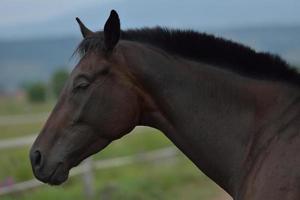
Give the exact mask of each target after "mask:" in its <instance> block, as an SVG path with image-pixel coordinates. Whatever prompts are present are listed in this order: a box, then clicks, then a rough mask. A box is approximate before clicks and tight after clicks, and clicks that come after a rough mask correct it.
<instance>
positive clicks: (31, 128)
mask: <svg viewBox="0 0 300 200" xmlns="http://www.w3.org/2000/svg"><path fill="white" fill-rule="evenodd" d="M42 126H43V124H41V123H32V124H31V123H30V124H19V125H14V126H12V125H0V139H11V138H16V137H23V136H26V135H32V134H36V133H38V132H39V131H40V130H41V128H42Z"/></svg>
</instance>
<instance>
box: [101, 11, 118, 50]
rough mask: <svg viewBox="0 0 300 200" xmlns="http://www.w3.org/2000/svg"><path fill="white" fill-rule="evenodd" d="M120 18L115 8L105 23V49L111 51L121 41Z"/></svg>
mask: <svg viewBox="0 0 300 200" xmlns="http://www.w3.org/2000/svg"><path fill="white" fill-rule="evenodd" d="M120 29H121V27H120V19H119V15H118V13H117V12H116V11H115V10H112V11H111V12H110V16H109V18H108V19H107V21H106V23H105V25H104V45H105V50H107V51H111V50H113V48H114V47H115V46H116V44H117V43H118V42H119V39H120V33H121V30H120Z"/></svg>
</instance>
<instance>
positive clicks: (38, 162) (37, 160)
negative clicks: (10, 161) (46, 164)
mask: <svg viewBox="0 0 300 200" xmlns="http://www.w3.org/2000/svg"><path fill="white" fill-rule="evenodd" d="M42 164H43V157H42V154H41V152H40V151H38V150H37V151H34V152H33V154H32V165H33V166H34V167H35V168H40V167H41V166H42Z"/></svg>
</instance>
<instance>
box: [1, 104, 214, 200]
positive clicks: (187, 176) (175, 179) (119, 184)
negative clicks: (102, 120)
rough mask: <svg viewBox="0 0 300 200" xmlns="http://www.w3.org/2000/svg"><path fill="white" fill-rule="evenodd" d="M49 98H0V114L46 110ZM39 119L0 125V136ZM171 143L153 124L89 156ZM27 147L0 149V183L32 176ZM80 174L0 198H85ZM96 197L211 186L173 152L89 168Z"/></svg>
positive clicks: (171, 193)
mask: <svg viewBox="0 0 300 200" xmlns="http://www.w3.org/2000/svg"><path fill="white" fill-rule="evenodd" d="M52 107H53V103H51V102H50V103H45V104H37V105H32V104H29V103H28V102H17V101H3V100H0V116H7V115H24V114H33V113H41V112H42V113H44V112H48V111H49V110H50V108H52ZM42 125H43V124H42V123H31V124H19V125H1V126H0V139H8V138H14V137H20V136H25V135H28V134H32V133H37V132H39V131H40V129H41V127H42ZM170 145H173V144H172V143H171V142H170V141H169V140H168V139H167V138H166V137H165V136H164V135H163V134H162V133H160V132H159V131H157V130H155V129H150V128H148V129H145V131H144V132H143V133H140V131H138V133H130V134H128V135H126V136H124V137H123V138H121V139H120V140H118V141H115V142H113V143H112V144H111V145H109V146H108V147H107V148H106V149H104V150H103V151H102V152H100V153H98V154H96V155H94V156H93V159H94V160H99V159H106V158H112V157H119V156H125V155H131V154H134V153H138V152H145V151H149V150H154V149H157V148H161V147H166V146H170ZM29 148H30V147H24V148H17V149H7V150H1V151H0V183H1V182H2V181H3V180H5V179H7V178H12V179H13V180H14V181H15V182H20V181H25V180H29V179H32V178H34V177H33V175H32V171H31V166H30V162H29V158H28V152H29ZM82 188H83V186H82V180H81V176H80V175H79V176H76V177H72V178H70V179H69V180H68V182H67V183H66V184H64V185H63V186H58V187H50V186H48V185H44V186H42V187H39V188H36V189H32V190H30V191H25V192H21V193H18V194H13V195H6V196H0V199H1V200H17V199H20V200H38V199H43V200H48V199H49V200H50V199H51V200H52V199H55V200H60V199H61V200H62V199H63V200H68V199H85V197H84V195H83V191H82ZM95 191H96V196H95V198H94V199H95V200H96V199H106V200H108V199H109V200H111V199H122V200H127V199H128V200H129V199H130V200H135V199H136V200H138V199H139V200H140V199H141V200H148V199H149V200H150V199H158V200H159V199H162V200H169V199H170V200H171V199H175V200H176V199H178V200H179V199H192V200H193V199H203V200H206V199H211V197H213V196H215V195H216V191H217V187H216V186H215V185H214V183H212V181H210V180H209V179H208V178H207V177H206V176H204V175H203V174H202V173H201V172H200V171H199V170H198V169H197V168H196V167H195V166H194V165H193V164H192V163H191V162H190V161H189V160H188V159H186V158H185V157H184V156H182V155H181V156H179V158H178V160H177V161H175V162H174V161H170V160H165V162H160V163H139V164H131V165H127V166H123V167H118V168H112V169H106V170H100V171H96V172H95Z"/></svg>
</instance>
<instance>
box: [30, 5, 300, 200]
mask: <svg viewBox="0 0 300 200" xmlns="http://www.w3.org/2000/svg"><path fill="white" fill-rule="evenodd" d="M77 21H78V22H79V25H80V28H81V32H82V35H83V37H84V39H83V41H82V42H81V44H80V45H79V47H78V52H79V53H80V55H81V59H80V61H79V63H78V64H77V66H76V67H75V69H74V70H73V72H72V73H71V75H70V77H69V79H68V81H67V83H66V85H65V87H64V89H63V91H62V93H61V96H60V98H59V100H58V103H57V105H56V106H55V108H54V110H53V111H52V114H51V116H50V117H49V119H48V121H47V123H46V124H45V126H44V128H43V130H42V131H41V133H40V135H39V136H38V138H37V139H36V141H35V143H34V145H33V146H32V149H31V152H30V159H31V163H32V168H33V172H34V174H35V176H36V177H37V178H38V179H39V180H41V181H43V182H45V183H49V184H61V183H62V182H64V181H65V180H66V179H67V178H68V173H69V170H70V169H71V168H72V167H74V166H76V165H78V164H79V163H80V162H81V161H82V160H83V159H85V158H86V157H88V156H90V155H92V154H95V153H97V152H99V151H100V150H102V149H103V148H105V147H106V146H107V145H108V144H110V143H111V142H112V141H114V140H116V139H119V138H121V137H122V136H124V135H125V134H127V133H129V132H130V131H131V130H132V129H133V128H134V127H136V126H138V125H143V126H150V127H155V128H157V129H159V130H161V131H162V132H163V133H164V134H165V135H166V136H167V137H168V138H169V139H170V140H171V141H173V143H174V144H175V145H176V146H177V147H178V148H179V149H180V150H181V151H182V152H183V153H184V154H185V155H186V156H187V157H189V158H190V159H191V160H192V161H193V162H194V163H195V165H196V166H197V167H198V168H199V169H201V170H202V171H203V172H204V173H205V174H206V175H207V176H209V177H210V178H211V179H212V180H214V181H215V182H216V183H217V184H218V185H220V186H221V187H222V188H224V189H225V190H226V191H227V192H228V193H229V194H230V195H231V196H232V197H233V198H234V199H239V200H241V199H243V200H250V199H251V200H279V199H280V200H282V199H290V200H299V199H300V156H299V153H300V75H299V74H298V73H297V72H296V71H295V70H293V69H292V68H291V67H290V66H289V65H288V64H286V63H285V62H284V61H283V60H281V59H280V58H279V57H276V56H272V55H269V54H262V53H256V52H255V51H253V50H251V49H249V48H247V47H244V46H242V45H239V44H236V43H233V42H230V41H226V40H222V39H219V38H215V37H213V36H210V35H206V34H200V33H197V32H194V31H180V30H170V29H164V28H152V29H138V30H128V31H121V30H120V21H119V17H118V14H117V13H116V12H115V11H112V12H111V14H110V17H109V18H108V20H107V22H106V24H105V26H104V31H103V32H92V31H90V30H89V29H87V28H86V27H85V26H84V25H83V23H82V22H81V21H80V20H79V19H77Z"/></svg>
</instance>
